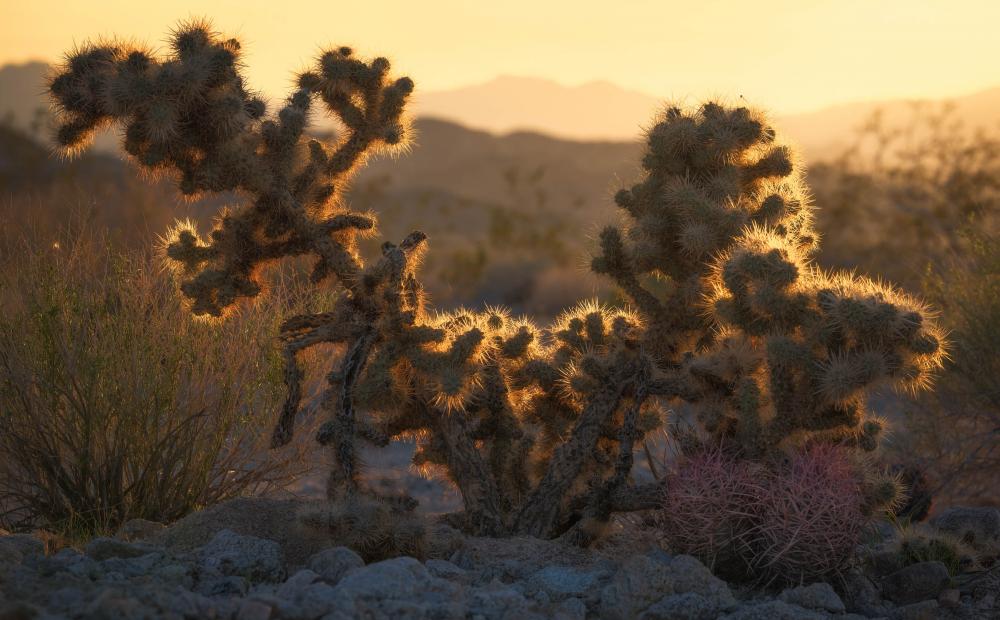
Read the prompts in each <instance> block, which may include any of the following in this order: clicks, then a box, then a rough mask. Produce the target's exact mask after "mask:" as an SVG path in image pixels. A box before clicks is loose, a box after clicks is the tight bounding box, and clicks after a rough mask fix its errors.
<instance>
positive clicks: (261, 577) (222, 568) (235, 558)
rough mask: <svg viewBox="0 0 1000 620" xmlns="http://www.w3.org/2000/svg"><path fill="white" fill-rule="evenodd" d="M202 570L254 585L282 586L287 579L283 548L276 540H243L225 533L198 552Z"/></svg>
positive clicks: (221, 533) (224, 531)
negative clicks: (203, 568)
mask: <svg viewBox="0 0 1000 620" xmlns="http://www.w3.org/2000/svg"><path fill="white" fill-rule="evenodd" d="M198 557H199V559H200V562H201V564H202V566H204V567H206V568H208V569H214V570H217V571H218V572H219V573H221V574H222V575H226V576H236V577H243V578H245V579H247V580H248V581H250V582H251V583H255V582H259V581H270V582H278V581H283V580H284V577H285V565H284V558H283V557H282V553H281V547H280V546H278V543H276V542H274V541H273V540H265V539H262V538H255V537H253V536H241V535H240V534H237V533H236V532H233V531H231V530H222V531H221V532H219V533H218V534H216V535H215V537H214V538H212V540H211V541H209V543H208V544H207V545H205V546H204V547H202V548H201V549H199V550H198Z"/></svg>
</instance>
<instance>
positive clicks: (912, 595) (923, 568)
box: [882, 562, 951, 605]
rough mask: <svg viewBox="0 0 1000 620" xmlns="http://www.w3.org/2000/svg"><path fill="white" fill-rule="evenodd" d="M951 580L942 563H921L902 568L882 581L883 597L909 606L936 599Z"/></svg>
mask: <svg viewBox="0 0 1000 620" xmlns="http://www.w3.org/2000/svg"><path fill="white" fill-rule="evenodd" d="M950 581H951V578H950V577H949V576H948V569H947V568H946V567H945V565H944V564H942V563H941V562H919V563H917V564H911V565H910V566H907V567H905V568H902V569H900V570H898V571H896V572H895V573H892V574H891V575H889V576H888V577H886V578H885V579H883V580H882V596H884V597H885V598H887V599H889V600H890V601H892V602H894V603H896V604H897V605H907V604H910V603H917V602H920V601H925V600H928V599H936V598H937V596H938V595H939V594H940V593H941V591H942V590H944V589H945V587H947V585H948V583H949V582H950Z"/></svg>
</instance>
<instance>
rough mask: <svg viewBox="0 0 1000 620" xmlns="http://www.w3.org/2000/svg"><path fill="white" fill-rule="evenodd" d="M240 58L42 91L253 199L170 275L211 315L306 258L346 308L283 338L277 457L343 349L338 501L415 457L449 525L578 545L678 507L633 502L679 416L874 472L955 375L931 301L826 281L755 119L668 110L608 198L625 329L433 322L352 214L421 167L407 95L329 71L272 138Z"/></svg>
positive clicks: (236, 49) (473, 317) (182, 52)
mask: <svg viewBox="0 0 1000 620" xmlns="http://www.w3.org/2000/svg"><path fill="white" fill-rule="evenodd" d="M239 59H240V46H239V43H238V42H237V41H236V40H234V39H225V38H222V37H220V36H219V35H217V34H216V33H214V32H212V30H211V29H210V27H209V26H208V25H207V24H205V23H190V24H185V25H183V26H181V27H180V28H179V29H178V30H177V31H175V32H174V34H173V37H172V49H171V53H170V55H169V56H167V57H164V58H157V57H156V56H154V55H153V54H152V53H150V52H149V51H147V50H144V49H141V48H137V47H134V46H131V45H127V44H124V43H118V42H104V43H97V44H93V45H87V46H84V47H83V48H82V49H79V50H77V51H75V52H73V53H72V54H71V55H69V57H68V59H67V61H66V63H65V65H64V66H63V67H62V68H60V69H59V70H58V72H57V73H56V74H55V75H54V76H53V78H52V80H51V82H50V92H51V95H52V97H53V99H54V100H55V102H56V103H57V104H58V106H59V107H60V109H61V113H62V114H61V124H60V127H59V132H58V141H59V142H60V144H61V145H62V146H63V147H64V148H66V149H76V148H78V147H80V146H81V145H82V144H84V143H85V141H86V140H87V139H88V138H89V136H90V135H92V134H93V132H94V131H95V130H97V129H99V128H102V127H105V126H107V125H110V124H117V125H118V126H120V127H121V128H122V130H123V134H124V147H125V150H126V152H127V153H129V154H130V155H131V156H132V157H133V158H134V160H135V162H136V163H137V165H139V166H140V167H141V168H144V169H147V170H150V171H154V172H159V171H163V172H168V173H173V174H174V175H176V178H177V180H178V183H179V186H180V189H181V190H182V191H183V192H184V193H185V194H196V193H200V192H223V191H232V192H236V193H238V194H239V195H240V196H241V197H243V198H244V200H243V201H241V203H240V204H239V205H237V206H234V207H232V208H230V209H227V210H226V211H224V212H223V213H222V214H221V216H220V218H219V220H218V223H217V225H216V227H215V229H214V230H212V231H211V233H210V234H209V235H208V236H207V237H205V238H202V237H200V236H199V235H198V233H197V231H195V230H194V229H193V228H191V227H190V226H180V227H178V228H177V229H176V230H175V231H173V233H172V236H171V240H170V242H169V245H168V247H167V250H166V253H167V256H168V257H169V259H170V261H172V263H173V264H174V265H175V266H176V268H177V271H178V273H179V274H180V280H181V285H180V288H181V291H182V292H183V294H184V295H185V296H186V297H187V298H188V299H189V300H190V304H191V310H192V312H194V313H195V314H200V315H209V316H213V317H220V316H224V315H225V314H226V313H227V312H228V311H230V310H231V309H233V308H235V307H236V306H237V305H238V303H239V302H240V301H241V300H243V299H246V298H253V297H255V296H257V295H259V294H261V291H262V289H263V286H262V283H261V269H262V267H264V266H265V265H266V264H268V263H271V262H274V261H278V260H281V259H283V258H286V257H290V256H303V255H305V256H311V257H313V258H314V259H315V267H314V270H313V272H312V280H313V282H315V284H316V286H339V287H340V289H341V291H342V292H341V294H340V296H339V298H338V300H337V301H336V303H335V304H334V305H333V307H331V308H329V309H328V310H327V311H326V312H321V313H317V314H309V315H303V316H294V317H290V318H288V319H287V320H286V321H285V323H284V325H283V327H282V332H281V338H282V339H283V342H284V347H285V357H286V362H287V370H286V382H287V384H288V399H287V402H286V403H285V406H284V409H283V410H282V412H281V413H280V416H279V418H278V420H277V424H276V427H275V430H274V436H273V445H274V446H275V447H279V446H281V445H283V444H285V443H286V442H288V441H289V439H290V437H291V436H292V433H293V431H294V424H295V418H296V415H297V413H298V410H299V405H300V398H301V394H302V390H301V386H300V382H301V381H302V377H303V371H302V369H301V368H300V366H299V362H298V359H297V358H298V355H299V354H300V353H301V352H302V351H304V350H305V349H307V348H309V347H312V346H315V345H319V344H333V345H337V351H339V353H337V354H336V355H335V356H334V359H332V360H331V366H332V369H331V371H330V373H329V375H328V377H327V381H328V387H327V389H326V391H325V393H324V394H323V396H322V404H323V407H322V408H323V410H324V411H325V412H326V414H327V415H328V416H329V419H328V421H327V422H326V423H325V424H324V425H323V426H322V428H321V429H320V430H319V433H318V435H317V439H318V441H319V442H320V443H321V444H323V445H325V446H329V448H330V450H332V453H333V456H334V459H333V460H334V467H333V471H332V472H331V475H330V481H329V489H328V494H329V496H330V498H331V499H334V500H342V499H344V500H351V499H352V498H357V497H362V496H370V495H372V494H373V491H371V490H370V489H366V488H364V485H363V482H362V478H361V476H360V471H359V470H360V463H359V461H358V455H357V451H358V445H359V443H361V442H367V443H370V444H375V445H378V446H384V445H386V444H388V443H389V442H390V441H392V440H393V439H396V438H400V437H414V438H416V441H417V451H416V455H415V457H414V461H415V464H416V465H417V466H419V467H421V468H424V469H426V470H428V471H434V472H438V473H440V474H441V475H443V476H446V477H447V478H448V479H450V480H451V481H452V482H454V484H455V485H456V486H457V487H458V489H459V490H460V491H461V494H462V497H463V500H464V510H463V511H462V512H461V513H460V514H458V515H453V518H452V522H453V523H456V524H458V525H459V526H461V527H462V528H463V529H465V530H466V531H468V532H473V533H476V534H483V535H492V536H505V535H514V534H527V535H533V536H539V537H547V538H554V537H562V538H563V539H565V540H570V541H573V542H576V543H581V544H586V543H588V542H590V541H592V540H594V539H595V538H596V537H597V536H599V535H600V533H601V532H602V530H603V529H604V527H605V526H606V525H607V524H608V522H609V520H610V518H611V516H612V515H613V514H614V513H617V512H623V511H634V510H641V509H647V508H651V507H654V506H657V505H658V504H659V502H660V501H661V491H662V489H661V488H660V487H659V484H658V483H651V484H646V485H639V486H636V485H634V484H633V481H632V477H631V471H632V466H633V452H634V451H635V449H636V447H637V445H638V444H639V442H641V441H642V440H643V438H644V437H645V436H646V434H647V433H649V432H650V431H652V430H654V429H657V428H660V427H661V426H662V424H663V422H664V415H663V410H662V409H661V406H662V405H663V404H665V403H669V402H670V401H672V400H674V399H680V400H682V401H685V402H687V403H690V405H691V406H692V407H693V408H694V410H695V411H696V412H697V415H698V418H699V420H700V430H699V432H698V433H697V435H691V436H687V437H685V438H684V440H685V441H686V442H689V443H690V442H695V443H698V442H700V443H703V444H709V443H713V442H719V441H726V442H728V445H730V446H735V447H736V449H737V450H738V451H739V452H740V454H741V456H743V457H745V458H750V459H756V460H765V459H769V458H772V457H773V456H775V455H776V454H778V453H780V451H781V450H784V449H788V448H789V447H794V446H796V445H799V444H803V443H805V442H807V441H822V442H829V443H837V444H844V445H849V446H852V447H854V448H856V449H858V450H859V451H870V450H873V449H875V448H876V447H877V444H878V440H879V436H880V434H881V432H882V430H883V426H884V424H883V423H882V422H881V421H880V420H878V419H877V418H873V417H872V416H870V415H869V414H868V413H867V411H866V409H865V405H864V394H865V393H866V392H867V391H869V390H870V389H871V388H873V387H875V386H876V385H880V384H887V385H893V386H897V387H903V388H917V387H920V386H922V385H924V384H925V383H926V382H927V381H928V378H929V377H930V376H931V373H932V371H933V370H934V369H935V368H936V367H937V366H938V365H939V364H940V361H941V358H942V355H943V353H942V344H941V336H940V333H939V331H938V329H937V328H936V327H935V326H934V324H933V322H932V321H931V320H930V318H929V315H928V313H927V311H926V310H925V309H924V308H923V307H922V306H921V305H920V304H919V303H917V302H916V301H914V300H912V299H910V298H908V297H906V296H905V295H903V294H901V293H899V292H897V291H896V290H894V289H891V288H889V287H887V286H884V285H882V284H879V283H876V282H872V281H870V280H866V279H861V278H857V277H852V276H847V275H835V274H827V273H824V272H822V271H820V270H819V269H817V268H815V267H813V266H812V265H810V264H809V262H808V258H809V255H810V253H811V252H812V251H813V250H814V248H815V247H816V243H817V238H816V234H815V232H814V231H813V230H812V228H811V219H810V206H809V202H808V197H807V195H806V192H805V188H804V187H803V185H802V182H801V179H800V175H801V168H800V166H798V165H797V163H796V162H795V160H794V158H793V155H792V153H791V151H790V149H789V148H788V147H787V146H784V145H781V144H779V143H778V142H777V141H776V138H775V132H774V130H773V129H772V128H771V127H770V126H769V125H768V124H767V122H766V120H765V118H764V117H763V116H762V115H761V114H760V113H758V112H755V111H753V110H750V109H748V108H744V107H737V108H729V107H725V106H722V105H720V104H717V103H708V104H705V105H704V106H702V107H701V108H700V109H698V110H697V111H683V110H680V109H677V108H668V109H667V110H666V112H665V113H664V114H663V115H662V116H661V117H660V118H659V119H658V120H657V121H656V123H655V124H654V126H653V127H652V129H650V130H649V132H648V152H647V154H646V157H645V158H644V160H643V163H642V165H643V168H644V170H645V177H644V179H643V180H642V181H641V182H640V183H638V184H636V185H635V186H633V187H632V188H631V189H628V190H623V191H622V192H620V193H619V194H618V195H617V196H616V202H617V203H618V205H619V206H620V207H621V208H623V209H624V210H625V212H626V213H627V215H628V217H629V225H628V226H627V228H626V229H624V230H619V229H617V228H608V229H606V230H605V231H604V232H603V233H602V235H601V245H600V254H599V256H598V257H597V258H595V259H594V261H593V268H594V270H595V271H596V272H598V273H602V274H607V275H608V276H610V277H611V278H612V279H614V281H615V282H616V283H617V284H618V285H619V286H620V287H621V289H622V291H623V292H624V293H625V294H626V295H627V296H628V297H629V298H630V299H631V300H632V302H633V305H634V310H626V309H617V308H611V307H605V306H602V305H599V304H596V303H592V302H591V303H583V304H581V305H580V306H578V307H576V308H574V309H572V310H569V311H567V312H566V313H565V314H564V315H563V316H562V317H560V318H559V319H558V320H557V321H556V322H555V324H553V325H550V326H548V327H547V328H545V329H540V328H539V327H537V326H536V325H534V324H533V323H532V322H531V321H530V320H528V319H518V318H513V317H511V316H509V315H508V314H507V313H506V312H505V311H503V310H500V309H486V310H484V311H481V312H480V311H468V310H460V311H455V312H447V313H439V312H432V311H430V310H429V309H428V307H427V303H426V301H425V298H424V294H423V291H422V287H421V285H420V281H419V279H418V275H417V267H418V265H419V262H420V256H421V254H422V253H423V252H424V251H425V249H426V246H427V242H426V238H425V236H424V235H423V234H422V233H419V232H414V233H412V234H410V235H409V236H408V237H407V238H406V239H404V240H402V241H401V242H400V243H398V244H393V243H389V242H386V243H385V244H384V245H383V246H382V257H381V259H379V260H378V261H376V262H374V263H373V264H370V265H365V264H364V263H363V261H362V259H361V257H360V256H359V254H358V252H357V250H356V247H355V242H356V240H357V238H358V236H359V235H371V234H373V233H374V231H375V229H376V220H375V216H374V215H373V214H370V213H355V212H352V211H350V210H349V208H348V207H347V206H346V205H344V203H343V201H342V200H341V194H342V191H343V189H344V186H345V185H346V183H347V182H348V180H349V179H350V177H351V174H352V173H353V172H354V171H355V170H356V169H357V167H358V166H360V165H361V164H362V163H363V162H364V160H365V159H366V157H368V156H369V155H371V154H373V153H377V152H380V151H383V152H384V151H391V150H393V149H398V148H400V146H401V145H404V144H405V142H406V138H407V134H408V131H409V127H408V124H407V122H406V118H405V115H404V107H405V103H406V99H407V97H408V95H409V94H410V92H411V90H412V88H413V83H412V82H411V81H410V80H409V79H408V78H400V79H391V78H390V77H389V62H388V61H387V60H386V59H384V58H375V59H374V60H371V61H363V60H360V59H358V58H357V57H356V56H355V55H354V54H353V52H352V51H351V50H350V49H349V48H339V49H334V50H330V51H327V52H324V53H323V54H322V55H321V56H320V57H319V59H318V61H317V63H316V66H315V67H314V69H312V70H310V71H306V72H304V73H302V74H300V75H299V77H298V86H297V88H296V90H295V91H294V92H293V94H292V95H291V96H290V97H289V99H288V101H287V103H286V104H285V106H284V107H283V108H282V109H281V110H280V111H278V113H277V115H275V116H269V115H268V114H267V112H266V109H265V104H264V103H263V101H262V100H261V99H260V98H259V97H257V96H256V95H254V94H253V93H252V92H251V91H250V90H249V89H248V87H247V85H246V83H245V81H244V79H243V77H242V75H241V73H240V67H241V66H240V60H239ZM317 102H319V103H321V104H322V107H323V109H325V110H326V111H327V112H330V113H332V114H334V115H335V116H336V117H337V118H338V119H339V120H340V121H341V123H342V124H343V126H344V127H345V129H346V132H345V135H344V136H343V137H342V138H341V139H340V141H339V142H337V143H336V144H324V143H322V142H320V141H317V140H314V139H310V138H309V137H308V136H307V135H306V134H305V129H306V126H307V121H308V116H309V114H310V113H311V112H312V110H313V108H314V106H315V105H316V103H317ZM657 280H658V281H659V282H658V283H657V285H656V286H652V285H651V283H652V282H653V281H657ZM885 487H886V485H885V484H877V483H875V484H872V485H871V493H870V496H871V501H870V502H869V504H870V507H871V509H872V510H875V509H876V507H877V506H880V505H884V504H885V503H886V502H888V501H889V500H891V497H889V495H891V489H890V490H888V491H887V490H886V488H885ZM398 503H399V504H400V505H406V504H407V502H406V500H405V499H404V500H403V501H402V502H398Z"/></svg>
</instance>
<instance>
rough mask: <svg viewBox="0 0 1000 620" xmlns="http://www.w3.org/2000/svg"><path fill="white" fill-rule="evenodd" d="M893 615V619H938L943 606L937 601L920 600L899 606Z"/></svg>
mask: <svg viewBox="0 0 1000 620" xmlns="http://www.w3.org/2000/svg"><path fill="white" fill-rule="evenodd" d="M892 617H893V620H938V618H940V617H941V607H940V605H938V602H937V601H920V602H919V603H911V604H909V605H904V606H903V607H897V608H896V611H895V612H894V613H893V615H892Z"/></svg>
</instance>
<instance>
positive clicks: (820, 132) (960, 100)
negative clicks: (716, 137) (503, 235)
mask: <svg viewBox="0 0 1000 620" xmlns="http://www.w3.org/2000/svg"><path fill="white" fill-rule="evenodd" d="M46 71H47V66H46V65H45V63H41V62H33V63H27V64H22V65H8V66H6V67H3V68H0V119H2V118H4V116H5V115H7V114H8V113H10V114H12V115H13V121H14V123H15V125H16V126H18V127H21V128H25V129H27V128H29V127H30V126H31V123H32V119H33V118H34V116H35V111H36V110H38V109H39V108H43V109H44V108H47V102H46V100H45V97H44V95H43V93H44V88H45V87H44V82H45V73H46ZM762 103H764V104H766V103H767V102H762ZM942 103H944V100H940V101H930V102H924V105H931V106H932V107H933V106H940V105H941V104H942ZM951 103H952V104H953V105H954V107H955V113H956V114H955V117H956V118H959V119H961V120H963V122H964V123H965V124H966V125H969V126H973V127H975V126H991V127H996V126H997V125H998V124H1000V87H998V88H994V89H991V90H986V91H983V92H980V93H976V94H973V95H968V96H963V97H957V98H954V99H952V100H951ZM660 105H661V102H660V100H658V99H657V98H656V97H653V96H650V95H647V94H644V93H639V92H635V91H630V90H626V89H623V88H620V87H618V86H616V85H614V84H611V83H609V82H591V83H588V84H584V85H581V86H564V85H560V84H558V83H557V82H553V81H550V80H545V79H539V78H524V77H511V76H502V77H498V78H496V79H494V80H492V81H489V82H486V83H484V84H478V85H474V86H469V87H465V88H459V89H455V90H448V91H438V92H426V93H422V92H420V91H419V90H418V91H417V94H416V95H415V100H414V102H413V109H414V112H415V114H416V115H418V116H423V117H433V118H439V119H446V120H448V121H451V122H452V123H457V124H460V125H464V126H466V127H468V128H471V129H475V130H480V131H485V132H490V133H493V134H508V133H510V132H518V133H516V134H514V135H512V136H511V138H512V140H513V141H514V142H516V141H517V140H522V141H523V140H539V139H540V138H538V137H537V136H536V137H534V138H528V137H526V136H527V134H526V133H524V132H536V133H541V134H545V135H549V136H553V137H554V138H558V139H562V140H574V141H581V140H582V141H590V142H592V143H594V148H597V147H596V145H597V144H600V143H601V142H605V143H606V142H611V141H613V142H630V143H634V142H635V141H636V140H637V138H638V136H639V135H640V132H641V129H642V128H643V127H644V126H647V125H648V123H649V122H650V119H651V118H652V116H653V115H654V114H655V112H656V110H657V109H658V108H659V106H660ZM914 105H915V104H914V102H910V101H901V100H897V101H871V102H861V103H852V104H846V105H839V106H834V107H830V108H824V109H822V110H818V111H815V112H810V113H807V114H796V115H789V116H785V117H782V118H779V119H777V121H776V124H777V126H778V128H779V129H780V130H781V131H782V132H783V133H784V134H785V135H786V136H787V137H788V138H789V139H791V140H792V141H793V142H795V143H797V144H798V145H799V146H800V147H801V148H802V150H803V151H804V154H805V156H806V160H807V161H818V160H821V159H824V158H827V157H830V156H831V155H835V154H837V153H838V152H839V151H840V149H842V148H843V146H845V145H846V144H847V143H848V141H849V140H850V139H851V137H852V136H853V135H854V133H855V130H856V129H857V128H858V127H859V126H861V125H862V124H863V123H864V122H865V121H866V120H867V119H868V118H870V117H871V115H872V114H873V113H874V112H875V111H876V110H880V109H881V110H882V111H883V114H884V117H885V119H886V121H887V123H888V124H889V125H890V126H891V125H894V124H895V125H896V126H905V123H906V122H907V120H908V119H909V118H910V117H911V115H912V110H913V107H914ZM318 124H320V125H321V126H322V125H323V121H322V120H320V119H318ZM472 135H476V134H475V132H473V133H470V134H468V135H466V134H462V136H463V137H462V139H470V140H479V143H482V144H488V143H489V144H492V143H491V142H489V140H487V139H486V138H487V136H486V135H485V134H482V135H478V138H471V137H470V136H472ZM518 135H519V136H520V137H517V136H518ZM451 137H452V138H457V134H455V133H454V132H452V134H451ZM113 144H114V139H113V138H112V137H107V136H105V137H103V138H100V139H99V140H98V144H97V146H98V148H109V147H111V145H113ZM539 144H546V145H548V146H545V147H544V148H552V145H553V142H551V141H550V142H544V141H543V142H540V143H539ZM471 146H473V145H472V144H471V143H470V147H471ZM490 148H500V149H501V151H502V148H503V147H500V146H496V145H493V146H491V147H490ZM574 148H575V147H574ZM598 150H600V149H599V148H598ZM529 152H530V150H529ZM564 152H566V151H564ZM450 153H451V151H450V150H449V149H442V150H441V151H440V155H441V156H442V157H451V155H450ZM576 159H577V161H580V158H576ZM453 160H454V164H455V166H456V167H457V168H461V167H462V166H463V165H464V164H463V162H462V161H461V158H453ZM459 181H460V182H461V179H460V178H459Z"/></svg>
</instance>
